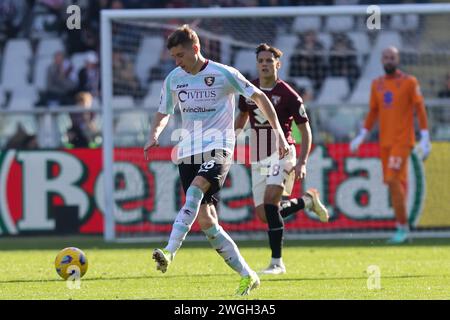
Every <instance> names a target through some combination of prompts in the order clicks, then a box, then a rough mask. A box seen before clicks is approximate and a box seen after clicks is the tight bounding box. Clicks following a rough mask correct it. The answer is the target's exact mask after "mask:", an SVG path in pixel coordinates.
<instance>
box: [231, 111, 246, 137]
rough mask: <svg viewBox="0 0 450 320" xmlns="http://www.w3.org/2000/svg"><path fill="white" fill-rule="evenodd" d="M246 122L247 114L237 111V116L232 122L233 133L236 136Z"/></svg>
mask: <svg viewBox="0 0 450 320" xmlns="http://www.w3.org/2000/svg"><path fill="white" fill-rule="evenodd" d="M247 121H248V112H245V111H239V113H238V115H237V116H236V119H235V120H234V132H235V133H236V136H238V135H239V133H241V130H242V129H244V127H245V125H246V124H247Z"/></svg>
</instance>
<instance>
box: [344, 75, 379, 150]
mask: <svg viewBox="0 0 450 320" xmlns="http://www.w3.org/2000/svg"><path fill="white" fill-rule="evenodd" d="M375 86H376V81H373V82H372V88H371V92H370V104H369V113H368V114H367V117H366V120H365V121H364V126H363V127H362V128H361V129H360V131H359V134H358V135H357V136H356V137H355V138H354V139H353V140H352V141H351V142H350V151H351V152H356V151H357V150H358V148H359V146H360V145H361V143H363V141H364V139H365V138H366V136H367V133H368V132H369V131H370V130H371V129H372V128H373V126H374V124H375V122H376V121H377V119H378V112H379V105H378V100H377V97H376V88H375Z"/></svg>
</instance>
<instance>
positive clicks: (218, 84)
mask: <svg viewBox="0 0 450 320" xmlns="http://www.w3.org/2000/svg"><path fill="white" fill-rule="evenodd" d="M167 49H168V50H169V52H170V55H171V56H172V57H173V58H174V59H175V62H176V65H177V68H175V69H174V70H173V71H172V72H171V73H170V74H169V75H168V76H167V77H166V79H165V81H164V84H163V88H162V90H161V101H160V106H159V110H158V112H157V113H156V114H155V116H154V118H153V121H152V126H151V130H150V134H149V138H148V141H147V143H146V144H145V147H144V157H145V159H146V160H148V159H149V157H148V156H149V151H150V149H151V148H152V147H155V146H157V145H158V137H159V135H160V134H161V132H162V130H163V129H164V127H165V126H166V125H167V122H168V120H169V116H170V115H171V114H173V113H174V108H175V106H177V105H178V106H179V108H180V111H181V116H182V122H183V128H182V133H181V141H180V142H179V143H178V145H177V148H178V149H177V159H176V161H177V164H178V168H179V173H180V178H181V182H182V185H183V189H184V191H185V193H186V201H185V203H184V205H183V207H182V208H181V210H180V211H179V212H178V214H177V217H176V219H175V222H174V223H173V226H172V231H171V234H170V238H169V241H168V244H167V246H166V247H165V248H164V249H155V250H154V251H153V259H154V260H155V261H156V268H157V270H160V271H161V272H163V273H164V272H166V271H167V268H168V266H169V264H170V263H171V262H172V261H173V259H174V257H175V254H176V252H177V250H178V249H179V248H180V247H181V244H182V242H183V240H184V239H185V237H186V235H187V233H188V232H189V230H190V228H191V226H192V224H193V223H194V221H195V219H196V218H197V219H198V223H199V225H200V228H201V229H202V231H203V232H204V233H205V235H206V237H207V239H208V240H209V242H210V243H211V245H212V247H213V248H214V249H215V250H216V251H217V252H218V253H219V254H220V255H221V256H222V258H223V259H224V260H225V262H226V263H227V264H228V265H229V266H230V267H231V268H232V269H233V270H234V271H236V272H238V273H239V274H240V276H241V281H240V283H239V287H238V289H237V291H236V294H237V295H247V294H249V292H250V291H251V290H252V289H255V288H257V287H258V286H259V283H260V281H259V278H258V276H257V274H256V273H255V272H254V271H253V270H252V269H251V268H250V267H249V266H248V264H247V263H246V262H245V260H244V258H243V257H242V256H241V254H240V252H239V249H238V248H237V246H236V244H235V243H234V241H233V240H232V239H231V238H230V236H229V235H228V234H227V233H226V232H225V231H224V230H223V228H222V227H221V226H220V225H219V223H218V218H217V212H216V208H215V203H216V199H215V197H214V194H215V193H217V192H218V191H219V190H220V188H221V187H222V185H223V183H224V181H225V177H226V175H227V173H228V170H229V168H230V165H231V160H232V154H233V152H234V144H235V136H234V107H235V95H236V94H241V95H243V96H245V97H246V98H249V99H252V100H253V101H254V102H255V103H256V105H257V106H258V107H259V108H260V109H261V111H262V112H263V114H264V115H265V116H266V117H267V119H268V121H269V122H270V124H271V125H272V127H273V128H274V130H275V131H276V132H277V134H276V136H277V143H278V146H279V148H278V149H279V157H280V158H283V157H284V156H285V155H286V154H288V152H289V146H288V143H287V141H286V139H285V137H284V134H283V131H282V129H281V127H280V124H279V122H278V119H277V115H276V113H275V110H274V108H273V105H272V103H271V102H270V100H269V99H268V98H267V97H266V95H265V94H264V93H263V92H262V91H261V90H259V89H258V88H256V87H255V86H254V85H253V84H252V83H251V82H249V81H248V80H247V79H245V78H244V77H243V76H242V74H241V73H240V72H239V71H238V70H236V69H234V68H232V67H229V66H226V65H223V64H220V63H217V62H214V61H211V60H207V59H205V58H204V57H203V56H202V54H201V52H200V41H199V38H198V36H197V34H196V32H195V31H194V30H192V29H191V28H190V27H189V26H188V25H184V26H182V27H180V28H178V29H177V30H175V31H174V32H173V33H172V34H171V35H170V36H169V37H168V40H167Z"/></svg>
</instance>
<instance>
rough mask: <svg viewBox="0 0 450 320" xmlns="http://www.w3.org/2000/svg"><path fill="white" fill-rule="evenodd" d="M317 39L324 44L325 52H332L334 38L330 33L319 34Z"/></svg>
mask: <svg viewBox="0 0 450 320" xmlns="http://www.w3.org/2000/svg"><path fill="white" fill-rule="evenodd" d="M317 39H319V41H320V42H321V43H322V44H323V48H324V49H325V50H330V48H331V45H332V44H333V37H332V36H331V34H330V33H327V32H320V33H318V34H317Z"/></svg>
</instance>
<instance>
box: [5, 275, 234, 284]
mask: <svg viewBox="0 0 450 320" xmlns="http://www.w3.org/2000/svg"><path fill="white" fill-rule="evenodd" d="M192 276H196V277H201V278H207V277H226V276H230V277H233V278H236V275H235V274H228V273H227V274H225V273H224V274H189V275H183V274H179V275H164V276H162V275H158V276H156V275H155V276H152V275H149V276H129V277H91V278H85V279H82V280H81V281H82V282H85V281H86V282H90V281H115V280H142V279H149V280H150V279H176V278H184V279H186V278H190V277H192ZM63 281H64V280H63V279H42V280H27V279H16V280H14V279H11V280H0V284H8V283H46V282H63Z"/></svg>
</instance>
